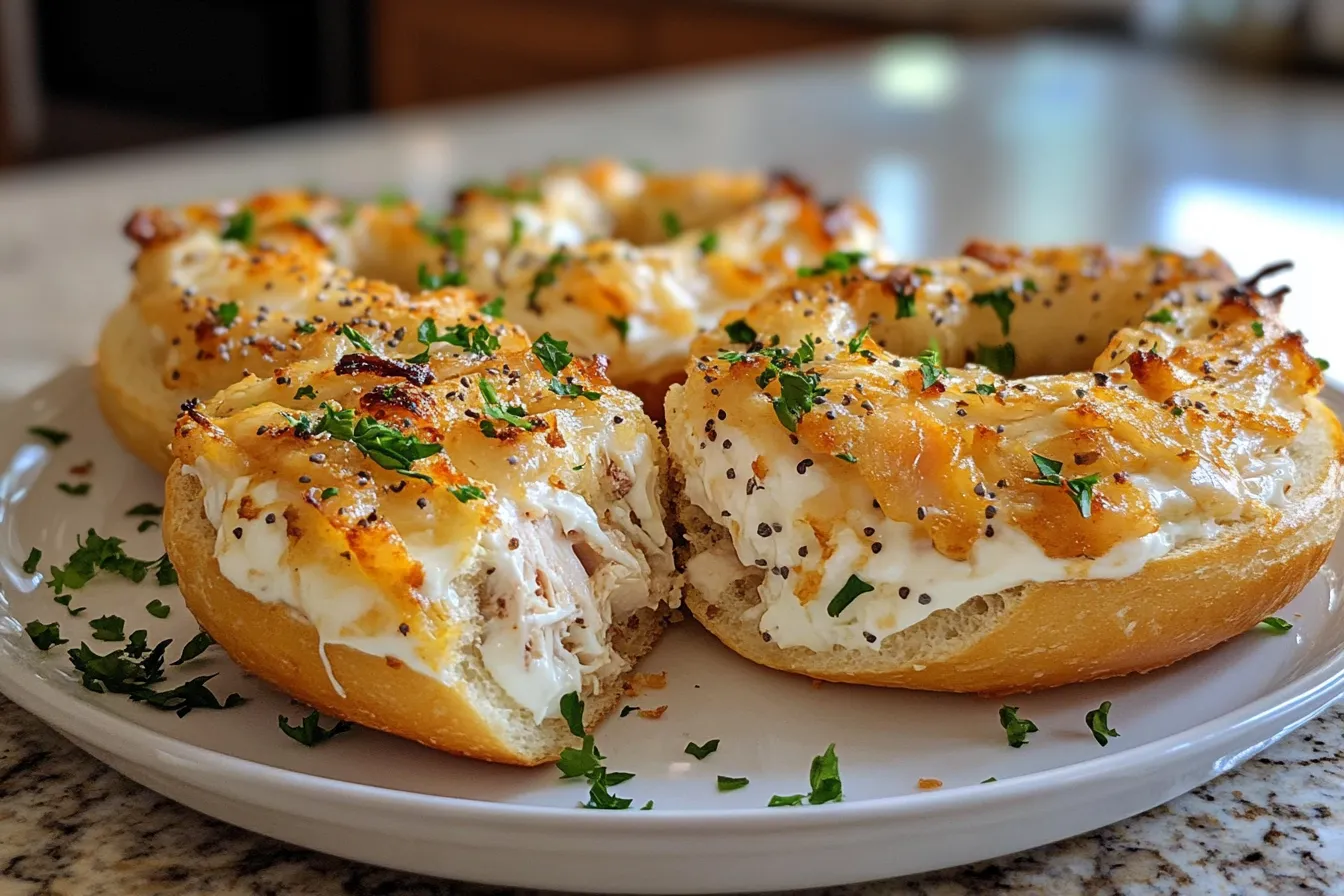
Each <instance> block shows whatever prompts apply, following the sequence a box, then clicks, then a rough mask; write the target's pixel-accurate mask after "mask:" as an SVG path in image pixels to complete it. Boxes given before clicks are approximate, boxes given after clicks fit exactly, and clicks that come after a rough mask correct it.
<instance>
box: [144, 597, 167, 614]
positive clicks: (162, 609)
mask: <svg viewBox="0 0 1344 896" xmlns="http://www.w3.org/2000/svg"><path fill="white" fill-rule="evenodd" d="M145 612H147V613H148V614H149V615H151V616H153V617H154V618H155V619H167V618H168V614H169V613H170V612H172V607H170V606H168V605H167V604H166V603H164V602H163V601H161V600H159V599H158V598H157V597H156V598H154V599H153V600H152V601H150V602H149V603H147V604H145Z"/></svg>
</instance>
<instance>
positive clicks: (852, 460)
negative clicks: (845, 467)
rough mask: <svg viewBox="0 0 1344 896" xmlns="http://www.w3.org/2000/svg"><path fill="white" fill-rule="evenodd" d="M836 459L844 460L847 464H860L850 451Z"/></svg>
mask: <svg viewBox="0 0 1344 896" xmlns="http://www.w3.org/2000/svg"><path fill="white" fill-rule="evenodd" d="M835 457H836V459H837V460H842V461H844V462H845V463H847V464H856V463H858V462H859V459H858V458H857V457H855V456H854V455H852V454H850V453H849V452H848V451H841V452H840V453H839V454H837V455H836V456H835Z"/></svg>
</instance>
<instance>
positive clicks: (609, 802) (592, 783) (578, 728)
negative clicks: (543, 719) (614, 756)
mask: <svg viewBox="0 0 1344 896" xmlns="http://www.w3.org/2000/svg"><path fill="white" fill-rule="evenodd" d="M560 715H561V716H562V717H563V718H564V720H565V723H566V724H567V725H568V726H569V733H570V734H573V735H574V736H575V737H578V738H582V739H583V745H582V746H581V747H579V748H578V749H575V748H574V747H565V748H564V749H563V750H561V751H560V759H559V761H557V762H556V764H555V765H556V768H558V769H559V770H560V776H561V777H562V778H568V779H572V778H584V779H586V780H587V781H588V784H589V789H588V802H586V803H584V804H583V807H584V808H585V809H629V808H630V804H631V802H632V800H629V799H626V798H624V797H619V796H616V795H615V794H613V793H612V792H611V789H610V788H612V787H615V786H616V785H617V784H623V783H625V782H626V781H629V780H630V779H631V778H633V777H634V775H633V774H631V773H630V772H608V771H607V769H606V766H604V765H603V764H602V760H603V759H604V757H603V756H602V753H601V751H600V750H598V749H597V743H596V742H595V741H594V740H593V736H592V735H591V734H588V733H586V732H585V731H584V730H583V701H582V700H580V699H579V695H578V693H577V692H575V691H571V692H569V693H568V694H565V695H564V696H563V697H561V698H560Z"/></svg>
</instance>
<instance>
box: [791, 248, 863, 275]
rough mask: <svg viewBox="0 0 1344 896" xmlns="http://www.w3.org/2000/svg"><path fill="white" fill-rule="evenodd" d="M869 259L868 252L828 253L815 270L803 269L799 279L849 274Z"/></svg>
mask: <svg viewBox="0 0 1344 896" xmlns="http://www.w3.org/2000/svg"><path fill="white" fill-rule="evenodd" d="M867 257H868V253H867V252H827V253H826V256H825V257H824V258H822V260H821V265H820V266H819V267H815V268H808V267H801V268H799V269H798V276H799V277H820V276H822V275H824V274H831V273H835V274H848V273H849V270H850V268H852V267H854V266H855V265H857V264H858V263H859V262H861V261H863V260H864V259H865V258H867Z"/></svg>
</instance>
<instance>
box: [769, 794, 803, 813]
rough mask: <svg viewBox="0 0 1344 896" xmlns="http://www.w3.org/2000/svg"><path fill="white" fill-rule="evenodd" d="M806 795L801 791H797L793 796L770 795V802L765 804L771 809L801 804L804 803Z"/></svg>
mask: <svg viewBox="0 0 1344 896" xmlns="http://www.w3.org/2000/svg"><path fill="white" fill-rule="evenodd" d="M804 796H805V795H804V794H801V793H795V794H793V795H791V796H779V795H778V794H776V795H775V796H772V797H770V802H768V803H766V804H765V805H766V806H767V807H768V808H771V809H773V808H775V807H776V806H801V805H802V804H803V797H804Z"/></svg>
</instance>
